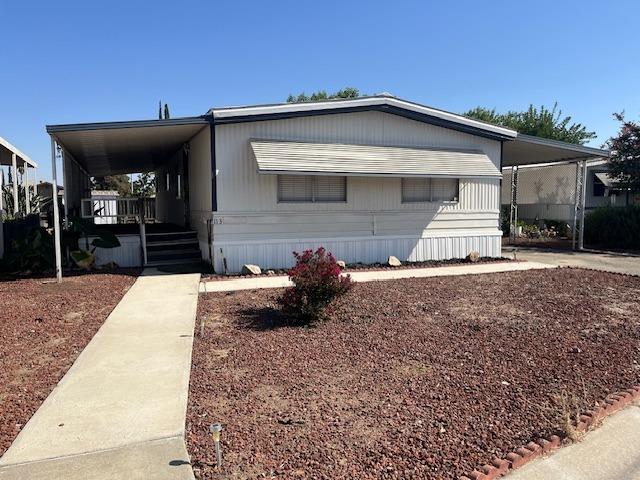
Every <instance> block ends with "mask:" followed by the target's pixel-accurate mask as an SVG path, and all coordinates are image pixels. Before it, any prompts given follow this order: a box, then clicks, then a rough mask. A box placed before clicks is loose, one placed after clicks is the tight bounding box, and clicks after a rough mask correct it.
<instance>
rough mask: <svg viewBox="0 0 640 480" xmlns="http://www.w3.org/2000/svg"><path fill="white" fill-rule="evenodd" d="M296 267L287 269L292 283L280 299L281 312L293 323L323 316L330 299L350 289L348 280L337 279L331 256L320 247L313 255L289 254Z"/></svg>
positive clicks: (312, 252) (339, 270)
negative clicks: (292, 319)
mask: <svg viewBox="0 0 640 480" xmlns="http://www.w3.org/2000/svg"><path fill="white" fill-rule="evenodd" d="M293 256H294V257H295V258H296V265H295V266H294V267H293V268H292V269H291V270H289V272H288V274H289V278H290V279H291V281H292V282H293V283H294V286H293V287H289V288H287V290H285V292H284V294H283V295H282V297H281V298H280V305H281V306H282V310H283V311H284V312H285V313H286V314H287V315H289V316H291V317H292V318H295V319H296V323H299V324H308V323H311V322H314V321H317V320H320V319H322V318H323V317H325V316H326V312H327V308H328V307H329V306H330V305H331V303H332V302H333V300H334V299H336V298H337V297H339V296H341V295H344V294H345V293H346V292H347V291H348V290H349V289H350V288H351V285H352V284H351V277H349V275H345V276H341V275H340V274H341V273H342V269H341V268H340V266H339V265H338V263H337V262H336V259H335V258H334V256H333V255H332V254H331V253H327V251H326V250H325V249H324V248H323V247H320V248H318V249H317V250H316V251H315V252H314V251H313V250H305V251H304V252H302V253H301V254H300V253H298V252H293Z"/></svg>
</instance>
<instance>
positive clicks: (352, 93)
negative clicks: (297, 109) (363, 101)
mask: <svg viewBox="0 0 640 480" xmlns="http://www.w3.org/2000/svg"><path fill="white" fill-rule="evenodd" d="M360 96H361V95H360V91H359V90H358V89H357V88H353V87H346V88H343V89H342V90H338V91H337V92H335V93H331V94H329V93H327V92H326V91H325V90H318V91H317V92H313V93H312V94H311V95H306V94H305V93H304V92H302V93H300V94H298V95H289V96H288V97H287V103H304V102H322V101H326V100H332V99H334V98H358V97H360Z"/></svg>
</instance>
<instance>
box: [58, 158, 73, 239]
mask: <svg viewBox="0 0 640 480" xmlns="http://www.w3.org/2000/svg"><path fill="white" fill-rule="evenodd" d="M60 158H61V160H62V185H63V187H64V190H63V191H62V204H63V207H64V228H68V227H69V190H70V189H71V184H72V182H70V181H68V180H67V173H68V172H67V170H68V169H67V157H66V155H65V153H64V149H63V148H61V149H60Z"/></svg>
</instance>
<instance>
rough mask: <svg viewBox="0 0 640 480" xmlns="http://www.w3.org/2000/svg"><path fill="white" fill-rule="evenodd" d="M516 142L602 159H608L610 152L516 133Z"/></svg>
mask: <svg viewBox="0 0 640 480" xmlns="http://www.w3.org/2000/svg"><path fill="white" fill-rule="evenodd" d="M516 140H521V141H524V142H527V143H533V144H536V145H545V146H548V147H558V148H566V149H568V150H571V151H574V152H577V153H583V154H585V155H587V156H590V157H604V158H609V157H610V156H611V151H610V150H606V149H601V148H594V147H586V146H584V145H578V144H575V143H569V142H562V141H560V140H552V139H550V138H543V137H536V136H533V135H525V134H524V133H518V136H517V137H516Z"/></svg>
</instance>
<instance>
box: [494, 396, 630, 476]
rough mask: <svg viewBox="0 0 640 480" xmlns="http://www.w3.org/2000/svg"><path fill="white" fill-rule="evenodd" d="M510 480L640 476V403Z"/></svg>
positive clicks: (526, 467)
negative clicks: (639, 405)
mask: <svg viewBox="0 0 640 480" xmlns="http://www.w3.org/2000/svg"><path fill="white" fill-rule="evenodd" d="M505 478H506V479H508V480H585V479H589V480H640V407H638V406H637V405H632V406H630V407H627V408H625V409H624V410H621V411H620V412H618V413H616V414H615V415H613V416H611V417H609V418H607V419H605V420H604V422H603V424H602V425H601V426H600V427H599V428H597V429H595V430H593V431H592V432H589V433H588V434H587V435H586V436H585V437H584V439H583V440H582V441H581V442H578V443H575V444H573V445H570V446H568V447H563V448H561V449H560V450H558V451H557V452H556V453H554V454H552V455H550V456H548V457H546V458H541V459H538V460H534V461H533V462H531V463H529V464H527V465H525V466H523V467H521V468H519V469H518V470H515V471H514V472H513V473H511V474H509V475H507V476H506V477H505Z"/></svg>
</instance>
